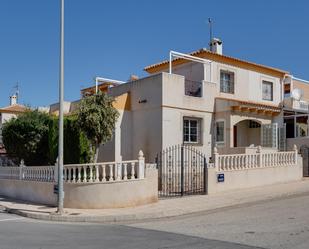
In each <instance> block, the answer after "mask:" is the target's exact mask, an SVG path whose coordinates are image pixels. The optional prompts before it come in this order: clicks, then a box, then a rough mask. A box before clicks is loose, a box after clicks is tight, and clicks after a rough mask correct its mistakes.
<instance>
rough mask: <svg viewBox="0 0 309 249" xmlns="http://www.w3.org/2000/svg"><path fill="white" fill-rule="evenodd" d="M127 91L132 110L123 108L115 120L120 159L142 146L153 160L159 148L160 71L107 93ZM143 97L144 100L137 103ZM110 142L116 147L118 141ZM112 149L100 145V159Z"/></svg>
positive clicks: (146, 157) (131, 155) (160, 120)
mask: <svg viewBox="0 0 309 249" xmlns="http://www.w3.org/2000/svg"><path fill="white" fill-rule="evenodd" d="M127 92H128V93H129V94H130V98H131V110H130V111H124V112H123V113H122V114H121V116H120V118H119V119H118V122H117V126H118V127H119V128H120V129H119V130H120V136H119V140H118V142H119V141H120V142H119V146H120V148H121V149H120V155H119V156H120V157H122V159H123V160H131V159H132V158H134V157H135V156H136V155H137V154H138V152H139V150H143V153H144V155H145V159H146V162H154V161H155V157H156V155H157V153H159V152H160V151H161V148H162V74H158V75H153V76H150V77H147V78H143V79H141V80H136V81H133V82H128V83H125V84H122V85H120V86H117V87H113V88H111V89H110V92H109V94H110V95H112V96H119V95H121V94H123V93H127ZM143 100H144V101H146V102H145V103H140V101H143ZM111 143H114V144H113V145H111V146H114V148H117V146H116V147H115V145H117V142H116V144H115V141H112V142H111ZM115 152H116V153H117V151H115V150H114V151H113V150H112V149H111V147H108V146H106V150H105V149H103V147H102V149H101V151H100V155H99V156H100V158H101V160H103V161H108V160H105V159H104V158H103V157H104V155H107V154H111V153H113V154H115ZM111 157H112V156H110V157H109V158H111ZM116 157H117V154H116ZM114 158H115V157H114Z"/></svg>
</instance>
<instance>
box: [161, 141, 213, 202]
mask: <svg viewBox="0 0 309 249" xmlns="http://www.w3.org/2000/svg"><path fill="white" fill-rule="evenodd" d="M156 162H157V165H158V171H159V196H160V197H171V196H183V195H192V194H206V193H207V189H206V186H207V185H206V183H207V164H206V156H205V155H204V154H203V153H201V152H200V151H198V150H197V149H196V148H194V147H192V146H186V145H176V146H171V147H169V148H166V149H164V150H163V151H162V152H160V153H159V154H158V156H157V159H156Z"/></svg>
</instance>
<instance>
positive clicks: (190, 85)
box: [185, 79, 202, 97]
mask: <svg viewBox="0 0 309 249" xmlns="http://www.w3.org/2000/svg"><path fill="white" fill-rule="evenodd" d="M185 95H188V96H192V97H202V82H201V81H193V80H187V79H185Z"/></svg>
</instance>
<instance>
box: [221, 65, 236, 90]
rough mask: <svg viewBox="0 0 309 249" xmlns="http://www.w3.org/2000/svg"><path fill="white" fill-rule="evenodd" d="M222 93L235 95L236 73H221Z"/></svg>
mask: <svg viewBox="0 0 309 249" xmlns="http://www.w3.org/2000/svg"><path fill="white" fill-rule="evenodd" d="M220 92H223V93H234V73H233V72H228V71H223V70H221V71H220Z"/></svg>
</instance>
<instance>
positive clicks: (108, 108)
mask: <svg viewBox="0 0 309 249" xmlns="http://www.w3.org/2000/svg"><path fill="white" fill-rule="evenodd" d="M113 101H114V99H113V98H112V97H110V96H108V95H107V94H105V93H103V92H98V93H97V94H95V95H92V96H88V97H85V98H83V99H82V100H81V102H80V105H79V110H78V114H77V116H78V124H79V126H80V128H81V130H82V131H84V133H85V134H86V136H87V138H88V139H89V140H90V141H91V143H92V146H94V147H95V154H94V160H93V161H94V162H97V160H98V154H99V147H100V145H101V144H104V143H106V142H108V141H110V140H111V139H112V136H113V131H114V129H115V123H116V121H117V118H118V116H119V113H118V111H117V110H116V109H115V108H114V107H113Z"/></svg>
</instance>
